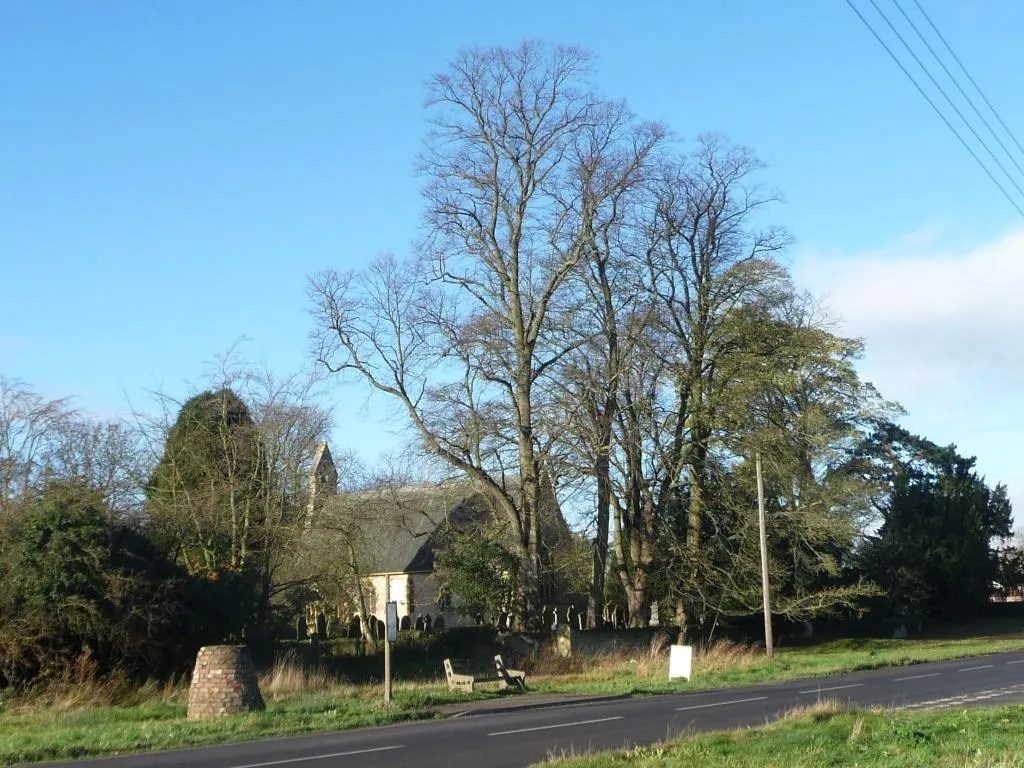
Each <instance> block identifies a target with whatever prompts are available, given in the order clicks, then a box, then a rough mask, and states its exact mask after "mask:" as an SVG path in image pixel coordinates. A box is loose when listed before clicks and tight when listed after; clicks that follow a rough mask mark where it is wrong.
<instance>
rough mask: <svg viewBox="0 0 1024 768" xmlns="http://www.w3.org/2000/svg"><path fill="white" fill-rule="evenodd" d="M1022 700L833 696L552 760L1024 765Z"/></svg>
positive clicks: (720, 765)
mask: <svg viewBox="0 0 1024 768" xmlns="http://www.w3.org/2000/svg"><path fill="white" fill-rule="evenodd" d="M1022 730H1024V706H1011V707H999V708H995V709H961V710H942V711H932V712H893V711H885V710H876V711H870V712H863V711H860V712H858V711H845V710H843V709H841V708H839V707H837V706H836V705H834V704H828V705H823V706H819V707H816V708H814V709H813V710H811V711H809V712H808V711H804V712H802V713H796V714H790V715H787V716H786V717H784V718H783V719H781V720H779V721H778V722H775V723H773V724H771V725H767V726H764V727H761V728H753V729H743V730H736V731H723V732H719V733H708V734H701V735H698V736H693V737H690V738H686V739H684V740H681V741H676V742H674V743H665V744H657V745H653V746H648V747H638V748H635V749H629V750H623V751H619V752H607V753H603V754H597V755H590V756H582V757H575V758H556V759H552V760H549V761H548V762H545V763H544V764H543V765H545V766H549V767H550V768H554V766H557V768H613V767H614V766H622V765H629V766H631V768H670V767H675V766H689V765H700V766H701V768H724V767H725V766H730V767H733V766H744V765H751V766H758V767H759V768H774V767H775V766H778V767H779V768H782V767H783V766H785V767H786V768H812V767H813V768H819V767H820V766H859V767H860V768H903V767H904V766H909V765H921V766H925V765H926V766H938V767H939V768H942V767H943V766H949V767H950V768H953V767H954V766H955V768H983V767H984V768H996V767H997V766H998V767H999V768H1008V767H1009V766H1022V765H1024V759H1022V758H1021V752H1020V735H1021V732H1022Z"/></svg>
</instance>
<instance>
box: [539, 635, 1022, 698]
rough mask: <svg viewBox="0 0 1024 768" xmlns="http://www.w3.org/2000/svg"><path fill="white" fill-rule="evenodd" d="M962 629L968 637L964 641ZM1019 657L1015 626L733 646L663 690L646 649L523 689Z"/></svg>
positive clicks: (785, 675)
mask: <svg viewBox="0 0 1024 768" xmlns="http://www.w3.org/2000/svg"><path fill="white" fill-rule="evenodd" d="M965 629H972V630H973V632H974V634H970V635H964V634H963V632H964V631H965ZM1019 650H1024V627H1022V625H1021V622H1020V621H992V622H987V623H985V624H975V625H974V626H973V627H972V628H964V627H961V628H957V629H946V630H943V631H942V632H937V633H935V634H933V635H931V636H928V637H916V638H910V639H902V640H896V639H878V638H858V639H845V640H830V641H826V642H820V643H816V644H814V645H808V646H802V647H792V648H779V649H777V651H776V654H775V658H774V659H772V660H769V659H767V658H766V657H765V656H764V652H763V651H759V650H758V649H756V648H752V647H749V646H743V645H738V644H735V643H718V644H716V645H715V646H713V647H711V648H710V649H698V651H697V655H696V658H695V660H694V672H693V677H692V678H691V679H690V680H689V681H688V682H681V681H674V682H669V681H668V679H667V677H668V660H667V653H665V652H664V649H662V648H652V649H651V650H650V651H649V652H647V653H635V654H633V655H632V656H628V655H627V656H623V655H621V654H620V655H617V656H612V655H609V656H608V657H607V658H603V659H596V660H595V659H594V658H583V659H575V658H574V659H544V660H542V661H541V662H539V663H538V664H537V666H536V668H535V669H534V670H532V674H531V678H530V687H531V688H532V689H534V690H537V691H543V692H546V693H593V694H595V695H598V694H600V695H605V694H609V695H622V694H643V693H667V692H676V691H690V690H704V689H708V688H727V687H733V686H739V685H751V684H754V683H762V682H769V681H782V680H796V679H800V678H807V677H820V676H824V675H833V674H839V673H843V672H855V671H858V670H864V669H876V668H880V667H893V666H903V665H907V664H919V663H923V662H928V661H944V660H947V659H956V658H963V657H967V656H978V655H982V654H986V653H999V652H1003V651H1019Z"/></svg>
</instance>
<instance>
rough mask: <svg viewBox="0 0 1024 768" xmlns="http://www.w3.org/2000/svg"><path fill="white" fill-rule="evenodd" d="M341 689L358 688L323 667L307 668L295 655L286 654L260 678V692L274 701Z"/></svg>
mask: <svg viewBox="0 0 1024 768" xmlns="http://www.w3.org/2000/svg"><path fill="white" fill-rule="evenodd" d="M340 688H356V686H353V685H351V684H349V682H348V680H346V679H345V678H344V677H342V676H340V675H334V674H331V673H330V672H328V671H327V670H326V669H324V668H323V667H319V666H313V667H309V666H305V665H303V664H302V663H301V662H300V661H299V659H298V657H297V656H295V654H293V653H286V654H284V655H283V656H281V657H280V658H278V659H277V661H276V662H275V663H274V668H273V669H271V670H270V671H269V672H267V673H265V674H263V675H261V676H260V690H261V691H262V692H263V694H264V696H267V697H269V698H270V699H271V700H273V701H281V700H282V699H284V698H286V697H289V696H296V695H301V694H306V693H323V692H326V691H333V690H337V689H340Z"/></svg>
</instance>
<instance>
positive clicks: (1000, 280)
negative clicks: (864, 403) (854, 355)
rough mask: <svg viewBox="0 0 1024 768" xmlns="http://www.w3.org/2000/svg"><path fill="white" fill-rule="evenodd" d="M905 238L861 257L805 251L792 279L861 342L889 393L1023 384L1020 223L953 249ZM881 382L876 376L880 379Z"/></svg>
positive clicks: (991, 392)
mask: <svg viewBox="0 0 1024 768" xmlns="http://www.w3.org/2000/svg"><path fill="white" fill-rule="evenodd" d="M936 237H937V236H936V235H934V234H930V235H928V236H922V235H920V234H919V233H918V234H915V235H912V236H910V237H908V238H907V239H905V240H904V241H902V242H901V243H899V244H897V245H896V246H893V247H889V248H885V249H883V250H879V251H873V252H869V253H863V254H850V255H838V256H836V255H824V254H817V253H813V252H810V253H806V254H804V255H802V256H800V257H798V258H797V260H796V261H795V262H794V265H793V271H794V275H795V277H796V280H797V282H798V283H799V284H800V285H801V286H804V287H807V288H809V289H810V290H812V291H813V292H814V293H816V294H818V295H819V296H822V297H824V299H825V301H826V303H827V304H828V305H829V307H830V308H831V309H832V311H833V313H834V314H835V315H836V316H837V317H838V318H839V319H841V320H842V321H843V328H844V331H845V332H846V333H847V334H850V335H856V336H861V337H863V338H864V339H865V342H866V344H867V349H868V354H867V359H866V361H865V362H866V363H867V365H866V371H865V372H866V373H867V372H870V373H876V372H877V373H879V374H881V375H883V376H884V378H885V379H886V380H888V383H889V384H890V385H891V386H892V387H894V390H893V391H892V392H890V393H889V394H890V395H891V396H893V397H896V398H900V397H905V398H911V399H913V398H916V397H918V396H932V397H934V396H936V395H939V394H941V395H944V396H945V397H947V398H948V397H951V396H952V397H955V398H956V399H957V400H960V399H961V398H962V397H963V394H964V392H963V389H964V387H965V386H967V385H970V386H971V387H972V389H973V390H974V392H975V393H978V394H980V393H985V394H986V396H989V397H992V396H996V397H998V396H1000V395H1003V394H1007V393H1008V392H1010V391H1020V390H1021V389H1024V343H1022V341H1024V340H1022V339H1021V335H1022V333H1024V230H1021V231H1017V232H1013V233H1011V234H1009V235H1007V236H1005V237H1003V238H1001V239H999V240H997V241H995V242H992V243H986V244H983V245H980V246H977V247H974V248H968V249H965V250H963V251H960V252H956V251H948V250H944V249H941V248H938V247H936ZM879 383H881V382H879Z"/></svg>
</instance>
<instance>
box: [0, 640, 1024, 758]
mask: <svg viewBox="0 0 1024 768" xmlns="http://www.w3.org/2000/svg"><path fill="white" fill-rule="evenodd" d="M1021 630H1022V627H1021V624H1020V622H1019V621H1018V622H996V623H988V624H986V625H983V626H979V625H976V626H974V627H972V628H970V631H969V632H968V631H966V630H961V631H960V632H944V633H942V634H941V635H938V636H933V637H928V638H911V639H905V640H888V639H858V640H835V641H830V642H822V643H818V644H815V645H811V646H807V647H794V648H782V649H779V651H778V653H777V655H776V658H775V659H774V660H772V661H768V660H767V659H766V658H764V656H763V653H762V652H759V651H758V650H757V649H754V648H750V647H746V646H740V645H736V644H729V643H720V644H717V645H715V646H713V647H712V648H710V649H707V650H705V651H703V652H701V651H698V654H697V656H696V659H695V673H694V678H693V679H692V680H691V681H689V682H673V683H670V682H668V680H667V679H666V678H667V653H666V652H665V648H664V647H653V648H651V649H649V650H647V651H644V652H640V653H636V654H632V655H629V654H620V655H606V656H598V657H588V658H583V659H580V658H574V659H571V660H566V659H558V658H551V657H548V658H541V659H539V660H538V661H537V662H536V663H535V664H534V665H533V666H532V668H531V669H530V677H529V681H528V682H529V687H530V690H531V692H534V693H546V694H581V693H583V694H593V695H623V694H634V695H643V694H656V693H665V692H671V691H685V690H697V689H704V688H718V687H727V686H736V685H745V684H750V683H757V682H763V681H769V680H785V679H794V678H801V677H814V676H820V675H827V674H834V673H839V672H846V671H853V670H858V669H870V668H875V667H882V666H892V665H902V664H912V663H917V662H924V661H936V660H941V659H950V658H957V657H963V656H972V655H977V654H982V653H992V652H997V651H1008V650H1022V649H1024V632H1022V631H1021ZM261 690H262V691H263V694H264V698H265V699H266V701H267V711H266V712H264V713H261V714H254V715H246V716H240V717H234V718H228V719H224V720H220V721H216V722H207V723H189V722H187V721H186V720H185V709H186V689H185V687H184V686H183V685H173V684H172V685H155V684H150V685H146V686H143V687H141V688H140V687H131V686H126V685H123V684H118V683H117V682H116V681H115V682H107V683H103V684H97V683H91V682H87V681H86V682H79V683H67V684H65V685H62V686H57V687H54V688H51V689H47V690H44V691H37V692H35V693H34V694H33V695H32V696H26V697H21V698H17V699H8V700H0V764H9V763H13V762H33V761H43V760H56V759H64V758H78V757H87V756H95V755H103V754H114V753H125V752H137V751H145V750H155V749H167V748H173V747H182V746H192V745H199V744H212V743H218V742H225V741H239V740H243V739H253V738H260V737H269V736H281V735H286V734H299V733H311V732H316V731H329V730H338V729H342V728H355V727H359V726H366V725H375V724H383V723H391V722H398V721H402V720H411V719H423V718H433V717H439V716H443V714H444V713H443V708H444V707H446V705H458V704H459V703H464V702H466V701H468V700H469V699H470V698H472V699H494V698H498V697H500V696H502V694H500V693H498V692H496V691H494V690H487V689H486V688H485V689H484V690H483V691H481V692H479V693H477V694H474V695H473V696H472V697H468V696H465V695H460V694H455V693H451V692H449V691H448V690H447V687H446V686H445V685H444V682H443V678H442V676H441V669H440V664H439V663H438V664H437V677H436V678H434V679H421V678H420V676H417V677H416V679H399V680H398V681H397V682H396V685H395V701H394V703H393V704H392V706H391V707H390V708H385V707H384V706H383V704H382V703H381V688H380V685H379V684H373V683H366V684H352V683H350V682H347V681H346V680H344V679H341V678H339V677H336V676H333V675H331V674H329V673H327V672H325V671H324V670H322V669H314V670H306V669H302V668H301V667H299V666H298V665H296V664H293V663H287V662H285V663H279V664H278V665H277V666H276V667H275V669H274V670H272V671H269V672H268V673H266V674H265V675H263V677H262V678H261ZM513 695H514V694H513ZM526 695H527V696H528V695H530V694H526ZM830 717H831V715H830ZM846 717H847V715H845V714H843V715H836V716H835V718H838V719H836V722H846V721H845V720H843V718H846ZM865 722H868V721H865ZM836 727H838V726H836ZM851 727H852V726H851ZM861 727H865V726H861ZM661 764H662V763H651V765H661ZM664 764H665V765H668V764H669V763H664Z"/></svg>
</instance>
